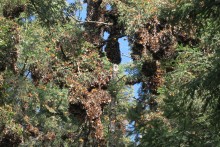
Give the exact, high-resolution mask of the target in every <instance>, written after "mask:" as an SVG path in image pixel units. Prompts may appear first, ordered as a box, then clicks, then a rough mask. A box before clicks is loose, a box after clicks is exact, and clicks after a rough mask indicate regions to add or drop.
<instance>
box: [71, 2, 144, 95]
mask: <svg viewBox="0 0 220 147" xmlns="http://www.w3.org/2000/svg"><path fill="white" fill-rule="evenodd" d="M74 1H75V0H67V2H69V3H73V2H74ZM81 1H83V0H81ZM86 7H87V4H83V5H82V10H81V11H77V16H78V17H79V18H80V19H82V21H83V20H85V18H86ZM108 35H109V34H108V33H104V39H107V38H108ZM119 44H120V51H121V57H122V62H121V64H127V63H131V62H132V59H131V57H130V47H129V44H128V40H127V37H123V38H120V39H119ZM139 87H140V84H135V85H134V96H135V97H138V89H139Z"/></svg>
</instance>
